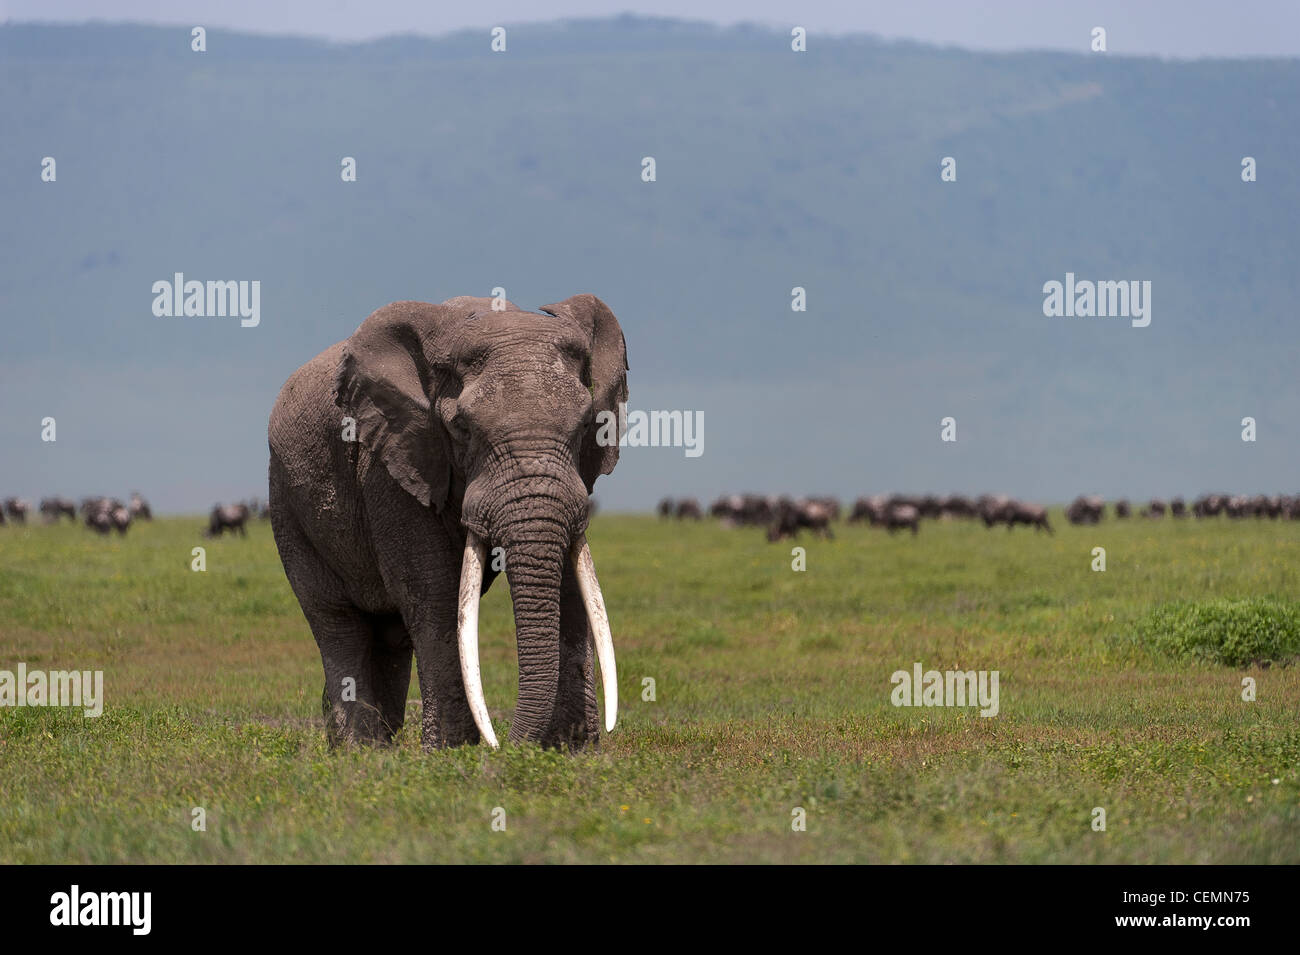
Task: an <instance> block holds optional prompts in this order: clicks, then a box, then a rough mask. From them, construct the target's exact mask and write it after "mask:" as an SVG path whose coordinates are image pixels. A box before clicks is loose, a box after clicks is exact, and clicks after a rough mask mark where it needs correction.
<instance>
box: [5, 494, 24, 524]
mask: <svg viewBox="0 0 1300 955" xmlns="http://www.w3.org/2000/svg"><path fill="white" fill-rule="evenodd" d="M27 511H28V504H27V502H26V501H24V500H22V499H20V498H16V497H7V498H5V502H4V512H5V514H6V515H8V517H9V519H10V520H11V521H13V522H14V523H15V524H26V523H27Z"/></svg>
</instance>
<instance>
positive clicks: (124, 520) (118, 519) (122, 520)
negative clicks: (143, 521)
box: [108, 501, 131, 535]
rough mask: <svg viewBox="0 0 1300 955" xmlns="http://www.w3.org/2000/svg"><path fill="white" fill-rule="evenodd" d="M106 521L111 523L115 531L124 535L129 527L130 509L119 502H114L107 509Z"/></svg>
mask: <svg viewBox="0 0 1300 955" xmlns="http://www.w3.org/2000/svg"><path fill="white" fill-rule="evenodd" d="M108 519H109V521H111V522H112V525H113V529H114V530H115V531H117V532H118V533H119V534H122V535H125V534H126V529H127V528H128V527H130V526H131V509H130V508H129V507H127V506H126V505H125V504H123V503H122V502H121V501H114V502H113V504H112V507H110V508H109V511H108Z"/></svg>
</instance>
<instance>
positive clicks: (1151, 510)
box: [1142, 498, 1166, 520]
mask: <svg viewBox="0 0 1300 955" xmlns="http://www.w3.org/2000/svg"><path fill="white" fill-rule="evenodd" d="M1165 510H1166V508H1165V502H1164V501H1162V500H1160V499H1159V498H1152V499H1151V501H1150V503H1148V504H1147V506H1146V507H1144V508H1142V516H1143V517H1149V518H1152V519H1154V520H1160V519H1161V518H1162V517H1164V516H1165Z"/></svg>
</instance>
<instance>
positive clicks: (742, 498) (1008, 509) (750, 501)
mask: <svg viewBox="0 0 1300 955" xmlns="http://www.w3.org/2000/svg"><path fill="white" fill-rule="evenodd" d="M1111 509H1112V511H1113V513H1114V516H1115V517H1116V518H1117V519H1119V520H1125V519H1128V518H1130V517H1132V516H1133V514H1134V510H1133V505H1132V504H1130V502H1129V501H1127V500H1124V499H1120V500H1117V501H1115V502H1114V504H1113V505H1112V507H1111ZM656 510H657V512H658V514H659V516H660V517H661V518H665V519H671V518H675V519H677V520H696V521H698V520H703V519H704V516H705V512H704V510H703V509H702V508H701V507H700V503H699V501H698V500H696V499H695V498H692V497H685V498H677V499H673V498H670V497H665V498H664V499H663V500H661V501H660V502H659V505H658V508H657V509H656ZM840 513H841V508H840V502H839V501H837V500H836V499H835V498H833V497H801V498H797V499H796V498H791V497H778V496H775V495H761V494H726V495H723V496H722V497H720V498H718V499H717V500H716V501H714V502H713V503H712V505H710V506H709V509H708V516H709V517H713V518H717V519H719V520H720V521H721V522H722V524H723V525H724V526H726V527H741V526H756V527H766V528H767V539H768V540H769V541H778V540H782V539H783V538H793V537H796V536H797V535H798V533H799V531H801V530H809V531H812V532H813V533H814V534H816V535H818V536H821V537H828V538H829V537H831V536H833V535H832V533H831V523H832V522H833V521H836V520H838V519H839V517H840ZM1166 514H1168V515H1170V516H1172V517H1174V518H1180V519H1181V518H1186V517H1189V516H1194V517H1216V516H1218V515H1221V514H1222V515H1226V516H1228V517H1231V518H1246V517H1256V518H1271V519H1274V520H1276V519H1278V518H1287V519H1291V520H1300V494H1296V495H1285V494H1283V495H1264V494H1257V495H1253V496H1248V495H1242V494H1237V495H1229V494H1203V495H1201V496H1200V497H1198V498H1196V499H1195V500H1194V501H1193V502H1192V504H1191V505H1190V506H1189V505H1188V504H1187V502H1186V501H1185V500H1184V499H1183V498H1181V497H1175V498H1172V499H1170V500H1169V501H1165V500H1163V499H1160V498H1153V499H1152V500H1150V501H1148V502H1147V503H1146V504H1144V505H1142V506H1141V508H1140V510H1138V511H1137V515H1138V517H1140V518H1145V519H1151V520H1159V519H1161V518H1163V517H1164V516H1165V515H1166ZM1105 516H1106V502H1105V501H1104V500H1103V499H1102V498H1101V497H1098V496H1096V495H1080V496H1079V497H1077V498H1075V499H1074V500H1073V501H1072V502H1070V504H1069V506H1068V507H1066V509H1065V519H1066V520H1067V521H1069V522H1070V523H1071V524H1076V525H1079V524H1097V523H1099V522H1100V521H1102V520H1103V519H1104V518H1105ZM927 518H928V519H931V520H979V521H982V522H983V524H984V526H985V527H989V528H992V527H996V526H998V525H999V524H1000V525H1003V526H1005V527H1006V528H1007V529H1008V530H1010V529H1011V528H1013V527H1015V526H1016V525H1017V524H1022V525H1024V526H1026V527H1032V528H1034V529H1036V530H1044V531H1047V532H1048V533H1049V534H1051V533H1053V531H1052V525H1051V522H1050V521H1049V520H1048V517H1047V508H1045V507H1044V506H1042V505H1041V504H1032V503H1029V502H1027V501H1021V500H1018V499H1016V498H1013V497H1010V496H1008V495H1005V494H982V495H980V496H979V497H966V496H963V495H960V494H950V495H947V496H940V495H936V494H926V495H909V494H877V495H874V496H870V497H860V498H858V499H857V500H856V501H854V502H853V507H852V509H851V510H850V511H849V514H848V521H849V523H859V522H866V523H868V524H870V525H871V526H872V527H883V528H885V529H886V530H888V531H889V532H890V533H893V532H895V531H898V530H910V531H911V532H912V533H913V534H916V533H918V532H919V531H920V526H921V521H922V520H924V519H927Z"/></svg>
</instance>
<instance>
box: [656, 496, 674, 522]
mask: <svg viewBox="0 0 1300 955" xmlns="http://www.w3.org/2000/svg"><path fill="white" fill-rule="evenodd" d="M655 511H656V513H658V515H659V516H660V517H663V518H668V517H672V516H673V499H672V498H671V497H665V498H663V499H662V500H661V501H660V502H659V506H658V507H656V508H655Z"/></svg>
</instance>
